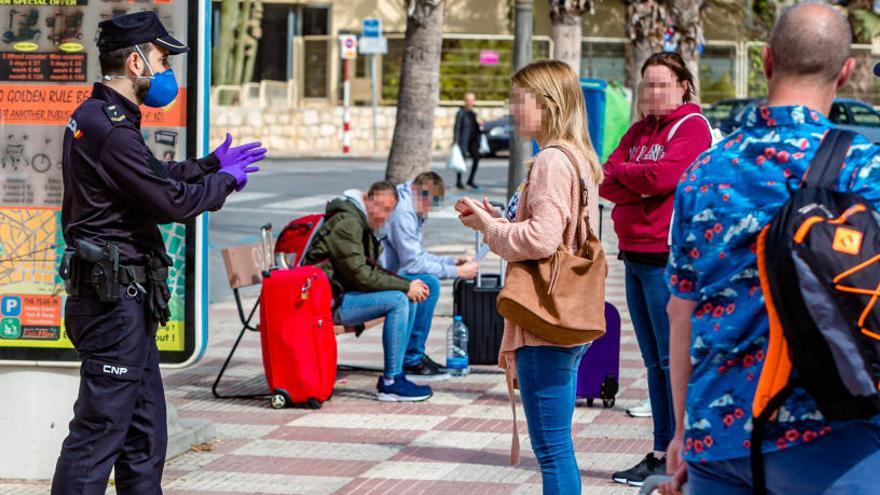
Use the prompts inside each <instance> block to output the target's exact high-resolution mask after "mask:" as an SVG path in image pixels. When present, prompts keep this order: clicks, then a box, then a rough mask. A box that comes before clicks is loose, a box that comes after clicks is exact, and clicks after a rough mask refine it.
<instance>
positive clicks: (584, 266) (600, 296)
mask: <svg viewBox="0 0 880 495" xmlns="http://www.w3.org/2000/svg"><path fill="white" fill-rule="evenodd" d="M554 147H555V148H558V149H559V150H561V151H562V152H564V153H565V156H566V157H567V158H568V161H569V163H570V164H571V166H572V167H573V168H574V170H575V174H576V175H577V176H578V183H579V185H580V201H579V202H578V215H577V217H576V218H575V221H576V222H577V226H576V233H575V235H576V237H575V239H580V238H581V234H582V229H583V224H584V223H587V222H585V221H584V208H585V207H586V205H587V201H588V199H589V198H588V197H587V196H588V192H587V188H586V184H585V182H584V179H583V176H582V175H581V173H580V170H578V167H577V165H575V164H576V163H577V162H575V160H574V158H573V157H572V155H571V153H570V152H569V151H568V150H567V149H565V148H562V147H559V146H554ZM586 227H587V229H588V232H587V234H588V235H587V241H586V242H585V243H584V244H583V245H582V246H581V247H580V249H579V250H578V251H577V252H576V253H571V252H569V250H568V248H567V247H566V246H565V244H564V241H563V244H562V245H560V246H559V248H558V249H557V250H556V252H555V253H554V254H553V255H552V256H550V257H549V258H547V259H543V260H533V261H518V262H513V263H510V267H509V269H508V272H507V282H506V283H505V285H504V288H503V289H502V290H501V293H500V294H498V301H497V306H498V312H499V313H500V314H501V315H502V316H503V317H504V318H506V319H508V320H510V321H511V322H512V323H514V324H516V325H518V326H520V327H521V328H522V329H523V330H526V331H528V332H529V333H531V334H533V335H535V336H536V337H538V338H540V339H542V340H545V341H547V342H550V343H551V344H557V345H561V346H572V345H578V344H586V343H588V342H592V341H594V340H596V339H598V338H599V337H601V336H602V335H604V334H605V277H606V276H607V274H608V262H607V260H606V259H605V251H604V250H603V249H602V243H601V241H599V238H598V237H596V235H595V233H594V232H593V229H592V228H591V227H590V226H589V224H588V223H587V226H586Z"/></svg>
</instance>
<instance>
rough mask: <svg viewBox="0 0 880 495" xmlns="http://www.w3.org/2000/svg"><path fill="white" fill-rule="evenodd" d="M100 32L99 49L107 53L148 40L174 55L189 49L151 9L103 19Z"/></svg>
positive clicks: (99, 26) (99, 25)
mask: <svg viewBox="0 0 880 495" xmlns="http://www.w3.org/2000/svg"><path fill="white" fill-rule="evenodd" d="M98 32H99V34H98V49H99V50H100V51H101V52H105V53H106V52H111V51H113V50H118V49H120V48H126V47H129V46H134V45H139V44H141V43H148V42H152V43H156V44H157V45H158V46H161V47H162V48H164V49H166V50H168V53H170V54H172V55H177V54H178V53H184V52H186V51H187V50H189V47H187V46H186V45H185V44H183V43H181V42H180V41H177V40H176V39H174V38H173V37H171V35H169V34H168V31H167V30H165V26H163V25H162V22H161V21H160V20H159V17H158V16H157V15H156V13H155V12H150V11H147V12H135V13H134V14H126V15H121V16H118V17H114V18H112V19H109V20H106V21H103V22H101V23H99V24H98Z"/></svg>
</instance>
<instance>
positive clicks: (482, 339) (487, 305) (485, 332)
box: [453, 232, 504, 365]
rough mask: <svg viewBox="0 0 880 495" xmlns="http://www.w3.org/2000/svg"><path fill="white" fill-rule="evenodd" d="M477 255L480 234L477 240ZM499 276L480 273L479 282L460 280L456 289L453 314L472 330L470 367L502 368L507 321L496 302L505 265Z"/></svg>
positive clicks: (502, 283) (469, 342) (502, 285)
mask: <svg viewBox="0 0 880 495" xmlns="http://www.w3.org/2000/svg"><path fill="white" fill-rule="evenodd" d="M476 244H477V252H479V250H480V234H479V232H478V233H477V236H476ZM501 264H502V266H501V271H500V272H499V274H497V275H494V274H493V275H484V274H482V272H479V271H478V272H477V278H476V279H475V280H464V279H456V280H455V284H454V285H453V308H454V309H453V312H454V313H455V314H456V315H459V316H461V318H462V321H463V322H464V324H465V326H467V327H468V330H469V332H470V333H469V335H468V359H469V361H470V364H492V365H494V364H498V351H499V349H501V338H502V337H503V336H504V319H503V318H502V317H501V315H500V314H498V310H497V309H496V307H495V300H496V299H498V293H499V292H501V288H502V287H504V262H503V261H502V263H501Z"/></svg>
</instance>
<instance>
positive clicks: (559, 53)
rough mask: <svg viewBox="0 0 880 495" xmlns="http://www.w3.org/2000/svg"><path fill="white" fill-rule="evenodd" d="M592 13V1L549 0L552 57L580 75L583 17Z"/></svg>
mask: <svg viewBox="0 0 880 495" xmlns="http://www.w3.org/2000/svg"><path fill="white" fill-rule="evenodd" d="M585 13H590V14H592V13H593V2H592V0H550V21H551V22H552V23H553V34H552V37H553V57H554V58H555V59H557V60H561V61H563V62H565V63H567V64H568V65H570V66H571V68H572V69H574V71H575V72H576V73H577V74H580V73H581V38H582V35H581V32H582V31H583V16H584V14H585Z"/></svg>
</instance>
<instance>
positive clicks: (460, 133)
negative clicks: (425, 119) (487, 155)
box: [452, 93, 481, 190]
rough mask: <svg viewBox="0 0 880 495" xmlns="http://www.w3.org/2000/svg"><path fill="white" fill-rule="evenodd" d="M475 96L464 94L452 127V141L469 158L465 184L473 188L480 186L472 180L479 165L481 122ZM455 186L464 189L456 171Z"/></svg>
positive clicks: (459, 173)
mask: <svg viewBox="0 0 880 495" xmlns="http://www.w3.org/2000/svg"><path fill="white" fill-rule="evenodd" d="M476 102H477V97H476V95H474V94H473V93H467V94H465V95H464V106H463V107H461V108H459V109H458V112H457V113H456V114H455V125H454V128H453V137H452V143H453V144H457V145H458V147H459V148H460V149H461V152H462V153H463V154H465V155H466V156H468V157H469V158H470V159H471V173H470V175H469V176H468V180H467V185H468V186H469V187H471V188H473V189H477V190H479V189H480V186H478V185H477V183H476V182H474V177H476V175H477V167H479V166H480V126H481V122H480V119H479V117H477V112H475V111H474V108H475V107H476ZM455 186H456V187H457V188H458V189H464V188H465V185H464V183H463V182H462V173H461V172H458V173H456V179H455Z"/></svg>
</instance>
